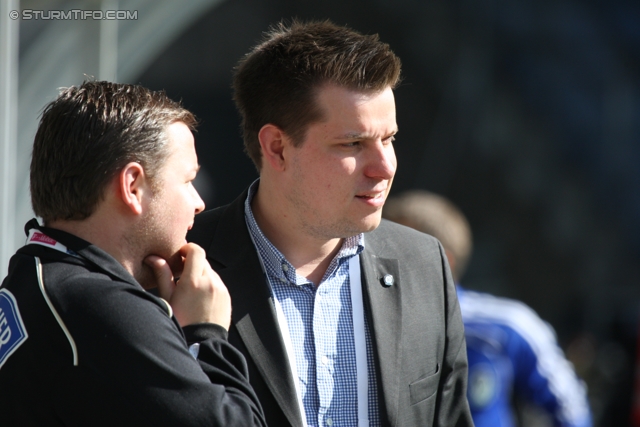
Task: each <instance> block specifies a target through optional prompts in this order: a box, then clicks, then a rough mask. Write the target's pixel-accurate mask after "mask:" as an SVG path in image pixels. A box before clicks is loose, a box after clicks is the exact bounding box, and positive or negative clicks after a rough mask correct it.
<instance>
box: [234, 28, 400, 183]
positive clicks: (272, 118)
mask: <svg viewBox="0 0 640 427" xmlns="http://www.w3.org/2000/svg"><path fill="white" fill-rule="evenodd" d="M399 80H400V59H399V58H398V57H397V56H396V55H395V54H394V53H393V52H392V51H391V49H390V48H389V45H388V44H386V43H382V42H381V41H380V40H379V37H378V35H377V34H374V35H363V34H360V33H358V32H356V31H353V30H351V29H349V28H346V27H341V26H338V25H335V24H333V23H331V22H329V21H322V22H317V21H316V22H308V23H301V22H299V21H295V20H294V21H293V22H292V23H291V25H288V26H287V25H286V24H285V23H283V22H280V23H279V24H277V25H275V26H273V27H272V28H271V29H270V30H269V31H268V32H267V33H265V37H264V40H263V41H262V42H261V43H259V44H258V45H257V46H255V47H254V48H253V49H252V50H251V52H249V53H248V54H247V55H246V56H245V57H244V58H243V59H242V60H241V61H240V62H239V64H238V66H237V67H236V71H235V75H234V80H233V88H234V100H235V102H236V106H237V107H238V110H239V111H240V114H241V116H242V128H243V133H244V146H245V152H246V153H247V154H248V155H249V157H250V158H251V160H253V162H254V164H255V165H256V167H257V169H258V171H259V170H260V168H261V166H262V153H261V149H260V142H259V141H258V133H259V132H260V129H261V128H262V127H263V126H264V125H265V124H267V123H271V124H274V125H276V126H278V127H279V128H281V129H282V130H283V131H284V132H285V133H286V134H287V135H288V136H289V137H291V138H292V140H293V142H294V145H296V146H298V145H299V144H301V143H302V141H303V140H304V137H305V133H306V130H307V127H308V125H310V124H311V123H315V122H318V121H320V120H322V118H323V112H322V111H320V109H319V108H318V106H317V105H316V103H315V96H316V91H317V89H318V88H319V87H320V86H322V85H323V84H327V83H330V84H335V85H338V86H341V87H345V88H347V89H350V90H354V91H359V92H377V91H382V90H384V89H385V88H387V87H391V88H392V89H393V88H395V87H396V85H397V84H398V82H399Z"/></svg>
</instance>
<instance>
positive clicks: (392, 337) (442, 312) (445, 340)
mask: <svg viewBox="0 0 640 427" xmlns="http://www.w3.org/2000/svg"><path fill="white" fill-rule="evenodd" d="M246 197H247V192H246V191H245V192H243V194H241V195H240V196H239V197H238V198H237V199H236V200H235V201H234V202H232V203H231V204H229V205H227V206H223V207H220V208H216V209H213V210H210V211H207V212H203V213H202V214H200V215H198V216H196V218H195V224H194V227H193V229H192V230H191V231H190V232H189V234H188V235H187V240H189V241H191V242H195V243H197V244H199V245H200V246H202V247H203V248H204V249H205V250H206V252H207V258H208V260H209V262H210V263H211V266H212V267H213V269H214V270H216V271H217V272H218V274H219V275H220V277H221V278H222V280H223V281H224V283H225V284H226V285H227V287H228V288H229V293H230V294H231V301H232V305H233V313H232V322H231V329H230V331H229V341H230V342H231V343H232V344H233V345H234V346H235V347H236V348H238V349H240V351H241V352H242V353H243V354H244V355H245V357H246V359H247V364H248V367H249V379H250V382H251V385H252V386H253V388H254V390H255V391H256V393H257V395H258V398H259V399H260V402H261V404H262V407H263V409H264V413H265V416H266V418H267V423H268V424H269V425H270V426H273V427H286V426H292V427H294V426H295V427H302V426H304V424H303V422H302V419H301V417H300V411H299V409H298V400H297V398H296V392H295V386H294V383H293V377H292V375H291V371H290V369H289V363H288V361H287V357H286V351H285V347H284V341H283V339H282V336H281V335H280V330H279V327H278V323H277V320H276V312H275V307H274V304H273V301H272V297H271V292H270V289H269V285H268V283H267V281H266V279H265V277H264V274H263V272H262V269H261V267H260V262H259V260H258V255H257V253H256V250H255V248H254V246H253V243H252V241H251V238H250V236H249V232H248V230H247V226H246V223H245V219H244V201H245V199H246ZM360 265H361V269H362V278H363V280H362V282H363V283H362V287H363V299H364V306H365V313H366V315H367V316H368V321H369V325H372V326H373V334H372V336H373V340H374V347H375V361H376V372H377V379H378V390H379V397H378V398H379V407H380V416H381V420H382V425H383V426H394V427H395V426H416V427H418V426H420V427H422V426H443V427H444V426H447V427H449V426H473V422H472V421H471V415H470V412H469V406H468V403H467V398H466V389H467V355H466V348H465V341H464V330H463V325H462V319H461V317H460V308H459V306H458V300H457V297H456V291H455V287H454V283H453V280H452V278H451V273H450V271H449V266H448V264H447V261H446V257H445V256H444V250H443V249H442V246H441V245H440V243H439V242H438V241H437V240H436V239H434V238H433V237H431V236H428V235H426V234H422V233H419V232H416V231H414V230H411V229H409V228H407V227H403V226H400V225H397V224H394V223H391V222H388V221H384V220H383V222H382V223H381V224H380V226H379V227H378V228H377V229H376V230H374V231H372V232H370V233H366V234H365V250H364V251H363V252H362V254H361V255H360ZM387 274H391V275H393V277H394V279H395V280H394V283H393V285H392V286H386V285H385V283H384V282H383V279H382V278H383V277H384V276H385V275H387Z"/></svg>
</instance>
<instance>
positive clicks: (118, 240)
mask: <svg viewBox="0 0 640 427" xmlns="http://www.w3.org/2000/svg"><path fill="white" fill-rule="evenodd" d="M101 216H104V215H101V214H100V212H95V213H94V214H92V215H91V216H90V217H89V218H87V219H84V220H71V221H67V220H56V221H51V222H47V223H46V224H45V226H46V227H49V228H55V229H57V230H62V231H64V232H67V233H69V234H73V235H74V236H76V237H79V238H81V239H83V240H86V241H87V242H89V243H91V244H92V245H94V246H96V247H98V248H100V249H102V250H103V251H105V252H106V253H108V254H109V255H111V256H112V257H113V258H115V260H116V261H118V262H119V263H120V264H122V266H123V267H124V268H125V269H126V270H127V271H128V272H129V273H130V274H131V275H132V276H133V277H135V278H136V279H138V281H140V278H142V277H144V275H143V271H142V270H143V268H142V267H143V266H142V260H141V259H138V258H140V257H139V256H136V254H133V253H131V251H129V249H131V245H130V244H128V243H127V242H126V235H127V233H126V232H123V231H124V230H125V228H123V227H121V225H120V224H119V221H118V219H117V218H116V217H114V216H110V219H109V220H107V219H105V218H101Z"/></svg>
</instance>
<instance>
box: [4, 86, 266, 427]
mask: <svg viewBox="0 0 640 427" xmlns="http://www.w3.org/2000/svg"><path fill="white" fill-rule="evenodd" d="M194 125H195V118H194V117H193V115H192V114H191V113H190V112H188V111H186V110H185V109H183V108H182V107H181V106H180V105H179V104H177V103H175V102H173V101H171V100H169V99H168V98H167V97H166V96H165V95H164V93H160V92H151V91H149V90H147V89H144V88H142V87H139V86H132V85H122V84H114V83H107V82H85V83H84V84H82V85H81V86H79V87H70V88H68V89H65V90H63V91H62V92H61V94H60V95H59V97H58V98H57V99H56V100H55V101H53V102H52V103H51V104H49V105H48V106H47V107H46V108H45V110H44V113H43V115H42V119H41V122H40V125H39V128H38V132H37V134H36V137H35V142H34V147H33V156H32V162H31V196H32V204H33V209H34V212H35V213H36V214H37V215H38V216H39V217H41V218H42V223H43V225H40V224H39V223H38V222H37V221H36V220H32V221H30V222H29V223H28V224H27V226H26V228H25V230H26V232H27V234H28V237H27V244H26V245H25V246H24V247H23V248H21V249H20V250H18V252H17V253H16V255H14V256H13V257H12V259H11V263H10V267H9V275H8V276H7V278H6V279H5V280H4V282H3V284H2V287H0V425H2V426H21V427H22V426H89V425H90V426H147V425H148V426H160V425H167V426H196V425H197V426H205V425H207V426H239V427H240V426H241V427H245V426H265V425H266V424H265V421H264V417H263V414H262V409H261V407H260V404H259V402H258V400H257V398H256V395H255V393H254V392H253V390H252V388H251V386H250V385H249V382H248V379H247V368H246V362H245V360H244V358H243V356H242V355H241V354H240V353H239V352H238V351H237V350H235V349H234V348H233V347H232V346H231V345H229V344H228V342H227V330H228V328H229V322H230V317H231V306H230V298H229V293H228V291H227V289H226V287H225V286H224V284H223V283H222V281H221V280H220V278H219V277H218V275H217V274H216V273H215V272H214V271H213V270H212V269H211V267H210V266H209V264H208V262H207V261H206V259H205V253H204V251H203V250H202V249H201V248H200V247H198V246H197V245H195V244H187V243H186V241H185V235H186V232H187V230H188V229H189V228H191V226H192V224H193V219H194V215H195V214H197V213H199V212H200V211H202V210H203V209H204V203H203V202H202V200H201V199H200V197H199V195H198V193H197V192H196V190H195V189H194V188H193V186H192V181H193V179H194V178H195V176H196V173H197V171H198V161H197V157H196V154H195V149H194V140H193V136H192V133H191V130H192V129H193V127H194ZM152 287H157V288H158V294H159V295H160V297H161V298H159V297H156V296H154V295H152V294H151V293H149V292H147V291H146V290H145V288H147V289H148V288H152Z"/></svg>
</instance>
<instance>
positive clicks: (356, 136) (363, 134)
mask: <svg viewBox="0 0 640 427" xmlns="http://www.w3.org/2000/svg"><path fill="white" fill-rule="evenodd" d="M396 133H398V128H395V129H394V130H393V131H391V132H389V133H388V134H387V135H385V137H389V136H393V135H395V134H396ZM368 138H371V134H369V133H366V132H347V133H345V134H342V135H339V136H336V137H335V139H368Z"/></svg>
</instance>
